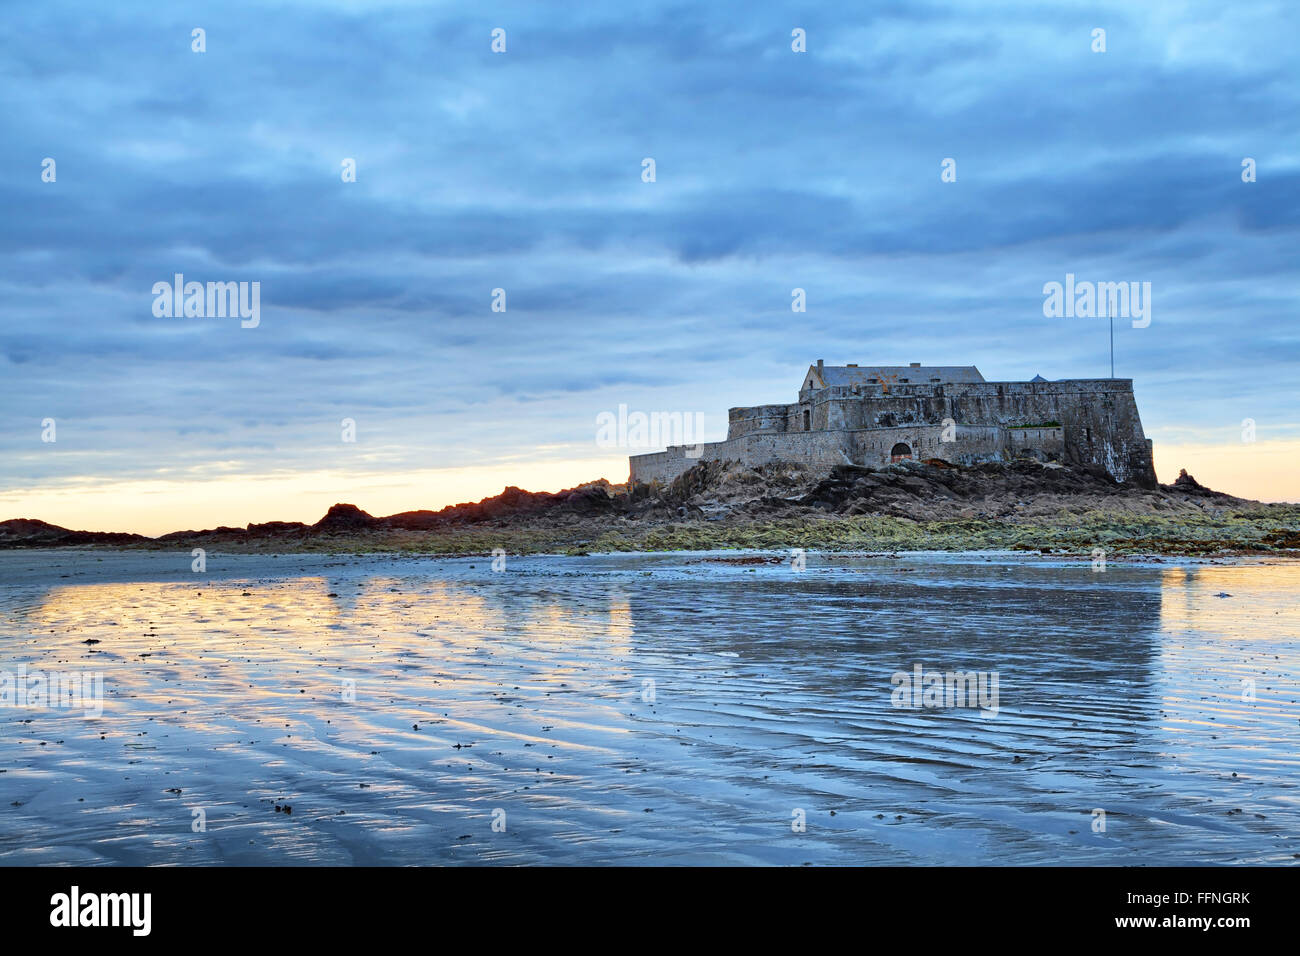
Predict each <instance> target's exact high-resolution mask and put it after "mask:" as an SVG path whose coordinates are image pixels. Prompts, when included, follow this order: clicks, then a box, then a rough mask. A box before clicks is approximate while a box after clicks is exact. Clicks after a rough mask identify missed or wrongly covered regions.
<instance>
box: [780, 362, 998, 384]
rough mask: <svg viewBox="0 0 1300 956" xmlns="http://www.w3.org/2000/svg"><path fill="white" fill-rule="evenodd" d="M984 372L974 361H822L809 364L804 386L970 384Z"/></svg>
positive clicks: (982, 378)
mask: <svg viewBox="0 0 1300 956" xmlns="http://www.w3.org/2000/svg"><path fill="white" fill-rule="evenodd" d="M983 381H984V376H983V375H981V374H980V370H979V369H977V368H976V367H975V366H974V365H921V364H920V363H919V362H914V363H912V364H911V365H825V364H823V363H822V362H820V361H819V362H818V363H817V364H816V365H810V366H809V367H808V375H807V376H806V377H805V378H804V387H805V388H807V387H808V386H813V387H815V388H829V387H831V386H835V385H875V384H878V383H882V384H885V385H897V384H916V383H930V382H940V383H946V382H954V383H966V384H972V383H976V382H983Z"/></svg>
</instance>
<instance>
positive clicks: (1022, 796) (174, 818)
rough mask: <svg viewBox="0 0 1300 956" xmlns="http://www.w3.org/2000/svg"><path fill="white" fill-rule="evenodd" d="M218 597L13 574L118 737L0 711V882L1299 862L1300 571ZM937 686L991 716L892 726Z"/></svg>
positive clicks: (218, 562) (25, 657)
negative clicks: (458, 866)
mask: <svg viewBox="0 0 1300 956" xmlns="http://www.w3.org/2000/svg"><path fill="white" fill-rule="evenodd" d="M186 561H188V559H187V558H186ZM209 571H210V573H209V574H208V575H203V576H196V575H193V574H191V573H188V566H187V564H183V563H181V559H180V557H178V556H173V555H160V554H138V553H137V554H122V555H114V554H105V553H103V552H94V553H92V552H84V553H80V554H77V553H70V552H57V553H47V554H41V553H33V552H27V553H10V554H0V581H5V582H6V584H5V586H4V589H3V590H2V591H0V648H2V649H3V661H4V664H3V666H4V667H6V668H10V669H12V667H14V666H16V665H17V664H19V663H27V664H29V665H38V664H39V665H50V666H53V665H54V664H55V663H56V662H57V663H58V665H59V666H60V667H62V668H64V669H66V668H68V667H79V668H87V669H89V668H93V669H95V670H98V671H102V672H103V673H104V688H105V700H104V710H103V716H102V717H101V718H99V719H98V720H90V719H87V718H85V717H84V716H81V715H80V714H69V713H66V712H59V711H56V710H52V709H37V710H31V709H27V710H22V711H20V710H18V709H16V708H0V729H2V732H3V738H0V739H2V741H3V750H2V751H0V770H3V771H4V772H3V773H0V800H3V804H2V805H4V806H5V807H6V813H5V814H4V815H3V817H0V860H2V861H3V862H8V863H52V862H122V863H162V862H193V863H214V862H225V863H261V864H271V863H277V862H319V863H434V862H506V863H528V862H548V861H549V862H557V863H568V862H574V863H577V862H582V863H600V862H627V863H638V862H647V863H730V862H736V863H803V862H814V863H895V864H896V863H911V862H918V863H982V862H988V863H1052V862H1059V863H1125V864H1134V863H1196V862H1212V863H1219V862H1222V863H1227V862H1284V861H1285V862H1290V861H1292V859H1293V856H1292V855H1293V854H1295V853H1300V834H1298V833H1297V826H1296V824H1297V822H1300V820H1298V816H1300V811H1298V810H1297V806H1296V780H1297V774H1296V771H1297V769H1298V768H1297V758H1296V751H1297V747H1296V743H1297V732H1296V730H1297V726H1298V725H1297V718H1298V717H1300V713H1298V712H1297V704H1296V700H1297V697H1298V696H1300V694H1297V681H1296V676H1297V669H1298V665H1300V647H1298V639H1297V636H1296V635H1297V627H1296V625H1297V623H1300V620H1298V617H1300V614H1298V613H1297V611H1296V610H1295V609H1294V608H1293V607H1292V606H1291V602H1288V600H1287V597H1288V594H1294V593H1295V591H1296V585H1297V584H1298V583H1300V567H1296V566H1291V565H1278V566H1242V565H1228V566H1206V565H1202V566H1189V567H1186V568H1172V567H1162V566H1139V567H1123V566H1117V565H1113V564H1112V566H1111V567H1110V568H1109V569H1108V570H1107V571H1106V572H1104V573H1101V574H1096V573H1092V572H1091V570H1090V568H1089V566H1088V565H1087V564H1082V565H1067V566H1062V565H1059V564H1056V565H1053V564H1045V563H1039V562H1034V561H1030V560H1024V559H1008V558H1004V557H993V558H989V557H987V556H981V555H968V556H964V557H957V558H954V557H952V556H948V557H925V556H914V557H907V556H904V557H902V558H879V557H876V558H870V557H861V558H846V557H836V558H833V559H819V558H817V557H816V556H810V559H809V564H808V570H807V571H805V572H803V573H798V574H797V573H794V572H792V571H791V570H790V569H789V568H788V567H787V566H786V565H784V564H782V563H775V564H759V565H753V566H746V565H737V564H731V563H723V562H715V561H709V560H703V561H702V560H700V556H698V555H689V556H684V555H654V556H648V555H616V556H592V557H585V558H554V557H537V558H527V559H523V558H520V559H511V560H510V561H509V563H508V567H507V569H506V570H505V571H504V572H501V573H494V572H493V571H492V570H491V568H490V562H489V561H487V560H483V559H479V560H474V559H455V560H435V559H427V558H421V559H417V558H405V559H385V558H341V557H322V556H305V555H302V556H281V557H279V558H271V557H267V556H245V557H235V556H212V557H211V558H210V561H209ZM62 574H67V575H68V578H66V579H65V578H62V577H61V575H62ZM1220 594H1224V595H1230V596H1224V597H1219V596H1217V595H1220ZM87 640H96V641H98V642H99V643H96V644H86V643H84V642H85V641H87ZM917 665H921V666H922V667H923V668H925V669H927V670H930V669H934V670H938V671H947V672H952V671H957V672H970V671H979V672H994V673H996V674H997V675H998V677H999V681H998V694H999V701H998V707H997V714H996V716H995V717H990V715H988V714H985V715H983V716H981V713H980V711H979V710H978V709H976V708H974V707H967V708H960V707H956V708H947V707H940V708H930V709H925V708H918V709H899V708H896V707H894V706H892V703H891V690H892V689H893V688H892V685H891V675H893V674H894V673H896V672H899V671H907V672H910V671H912V669H913V668H915V667H916V666H917ZM1246 689H1249V691H1250V693H1249V694H1246V693H1245V690H1246ZM24 721H30V722H29V723H24ZM1234 773H1235V774H1236V776H1233V774H1234ZM176 791H179V792H176ZM285 804H288V805H291V806H292V808H293V810H292V813H291V814H285V813H283V812H277V811H276V810H275V807H276V806H277V805H281V806H283V805H285ZM496 810H501V811H504V817H503V819H504V822H505V829H504V832H499V831H494V829H493V827H492V824H493V819H494V816H493V813H494V811H496ZM1096 810H1104V817H1103V819H1104V823H1105V829H1104V832H1102V831H1095V828H1096V826H1097V823H1096V821H1097V819H1098V815H1097V814H1096V813H1095V812H1094V811H1096ZM797 811H803V814H804V816H805V817H806V821H807V826H806V831H805V832H797V828H792V826H791V821H792V819H795V818H797V816H798V814H797ZM200 817H201V818H202V820H203V822H204V829H197V822H196V821H198V820H199V819H200Z"/></svg>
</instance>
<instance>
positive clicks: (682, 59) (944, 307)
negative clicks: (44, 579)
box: [0, 0, 1300, 534]
mask: <svg viewBox="0 0 1300 956" xmlns="http://www.w3.org/2000/svg"><path fill="white" fill-rule="evenodd" d="M1298 21H1300V7H1297V6H1296V5H1295V4H1291V3H1268V2H1253V3H1252V2H1244V3H1242V2H1237V3H1231V4H1227V3H1216V4H1210V3H1150V4H1147V3H1144V4H1134V3H1132V2H1122V3H1088V4H1083V3H1079V4H1074V3H1068V2H1065V3H1052V4H1041V3H999V2H992V0H977V2H971V3H952V4H946V3H945V4H929V3H924V2H906V3H904V2H899V3H891V2H873V3H871V4H862V3H839V4H836V3H830V4H817V5H815V6H808V5H801V4H780V3H762V2H744V3H734V4H727V3H710V4H685V3H670V4H659V3H652V2H638V3H620V4H584V5H577V4H572V5H549V6H548V5H543V4H538V3H535V2H529V3H467V2H461V3H429V2H420V3H415V2H400V3H399V2H383V0H375V2H364V3H363V2H359V0H358V2H313V3H307V2H276V3H271V2H265V3H258V4H250V3H242V2H238V0H223V2H220V3H213V4H203V3H194V4H186V3H175V4H165V5H164V4H157V3H154V2H149V3H136V2H130V0H115V2H114V3H112V4H104V3H99V2H94V3H68V2H59V0H47V2H43V3H40V4H23V5H11V6H9V7H7V8H6V11H5V16H4V17H3V19H0V50H3V53H2V54H0V73H2V76H0V129H2V130H3V136H0V210H3V214H2V215H0V246H2V250H3V255H2V256H0V412H2V413H3V414H2V415H0V422H2V423H3V424H0V519H3V518H10V517H30V518H41V519H44V520H47V521H51V522H53V523H55V524H60V525H64V526H68V527H76V528H85V529H90V530H129V531H137V532H141V533H146V534H158V533H163V532H166V531H172V530H179V529H187V528H202V527H213V526H216V525H222V524H225V525H237V526H238V525H243V524H246V523H248V522H250V521H264V520H272V519H282V520H302V521H308V522H311V521H315V520H316V519H318V518H319V517H320V516H321V515H322V514H323V513H324V512H325V510H326V509H327V508H328V507H329V506H330V505H331V504H333V503H335V502H340V501H346V502H351V503H354V504H357V505H358V506H360V507H362V508H364V509H366V510H367V511H369V512H371V513H373V514H389V513H393V512H396V511H402V510H410V509H416V508H438V507H441V506H443V505H446V504H450V503H455V502H458V501H466V500H477V499H478V498H481V497H483V496H486V495H490V494H495V493H498V492H499V491H500V490H501V489H502V488H503V487H505V486H506V485H517V486H520V487H525V488H529V489H532V490H555V489H557V488H560V487H569V486H572V485H574V484H577V483H580V482H583V481H587V480H592V479H595V478H600V477H604V478H608V479H610V480H611V481H615V482H619V481H623V480H626V478H627V470H628V469H627V455H628V454H629V453H633V454H635V453H639V452H641V451H649V450H655V449H650V448H631V449H629V448H625V447H606V445H607V444H608V443H601V442H598V441H597V438H598V428H597V419H598V416H600V415H601V414H602V413H617V410H618V408H619V406H620V405H625V406H627V408H628V409H631V410H634V411H635V410H642V411H645V412H652V411H661V412H669V413H671V412H681V413H683V414H684V415H687V416H699V420H700V421H702V423H703V432H704V433H703V435H702V436H696V437H702V438H703V439H704V440H717V439H721V438H723V437H725V433H726V411H727V409H728V408H729V407H731V406H738V405H757V404H767V403H777V402H789V401H793V400H794V399H795V395H796V392H797V390H798V387H799V385H800V383H801V380H802V376H803V373H804V371H805V370H806V368H807V366H808V365H809V364H810V363H812V362H815V361H816V360H817V359H819V358H821V359H825V361H826V362H827V363H828V364H836V365H839V364H845V363H848V362H857V363H859V364H879V365H892V364H907V363H908V362H922V363H923V364H926V365H968V364H974V365H977V366H978V367H979V369H980V371H981V372H982V373H983V375H984V377H985V378H986V379H988V380H990V381H994V380H996V381H1015V380H1025V379H1029V378H1031V377H1033V376H1034V375H1035V374H1041V375H1043V376H1044V377H1046V378H1048V379H1059V378H1089V377H1104V376H1106V375H1108V374H1109V361H1110V358H1109V352H1108V347H1109V346H1108V328H1107V326H1108V323H1107V321H1106V319H1104V318H1102V319H1098V318H1079V317H1071V318H1064V317H1047V316H1045V315H1044V309H1043V304H1044V298H1045V296H1044V291H1043V287H1044V285H1045V284H1046V283H1049V282H1054V281H1055V282H1063V281H1064V280H1065V276H1066V274H1067V273H1069V274H1074V275H1075V276H1076V278H1077V280H1079V281H1099V282H1100V281H1125V282H1149V283H1151V290H1152V292H1151V313H1150V323H1149V324H1148V325H1146V326H1145V327H1134V326H1133V324H1132V323H1131V322H1130V321H1129V320H1127V319H1120V320H1117V321H1116V323H1115V374H1116V375H1117V376H1119V377H1121V378H1131V379H1132V380H1133V383H1134V390H1135V393H1136V396H1137V401H1138V407H1139V409H1140V412H1141V415H1142V420H1143V424H1144V426H1145V429H1146V432H1147V435H1148V436H1149V437H1150V438H1152V439H1153V440H1154V443H1155V455H1156V467H1157V472H1158V475H1159V477H1160V478H1161V480H1163V481H1171V480H1173V478H1174V477H1175V476H1176V475H1177V473H1178V469H1179V468H1186V469H1187V470H1188V471H1189V472H1191V473H1192V474H1193V475H1195V476H1196V477H1197V479H1198V480H1200V481H1201V482H1202V483H1203V484H1208V485H1210V486H1212V487H1216V488H1219V489H1221V490H1225V491H1229V492H1232V493H1234V494H1238V495H1243V496H1246V497H1252V498H1259V499H1262V500H1292V501H1294V500H1300V478H1297V468H1296V466H1297V464H1298V463H1300V411H1298V409H1300V401H1297V399H1300V376H1297V374H1296V370H1297V365H1298V363H1297V360H1298V359H1300V335H1298V333H1297V323H1296V319H1297V288H1296V274H1297V268H1296V267H1297V253H1298V251H1300V243H1297V241H1296V240H1297V222H1298V221H1300V217H1298V215H1297V214H1298V213H1300V133H1298V132H1297V125H1296V122H1295V119H1296V117H1297V115H1300V66H1298V64H1297V58H1296V55H1295V50H1294V37H1295V36H1297V35H1300V22H1298ZM196 29H201V30H202V31H203V33H202V35H201V39H202V43H201V44H200V43H199V41H198V40H197V39H196V37H195V35H194V31H195V30H196ZM1098 29H1101V30H1104V31H1105V34H1104V40H1105V50H1104V52H1102V51H1099V50H1096V49H1094V47H1096V46H1097V45H1098V43H1097V38H1096V37H1095V36H1094V31H1096V30H1098ZM497 30H500V31H504V33H503V34H500V33H498V34H496V36H497V37H498V39H497V41H496V43H497V46H498V47H500V46H501V43H502V41H503V42H504V51H502V52H497V51H494V49H493V44H494V31H497ZM796 30H800V31H803V32H802V36H803V37H804V43H805V45H806V50H805V51H803V52H796V50H795V49H793V46H795V45H798V44H797V42H796V38H795V35H794V31H796ZM196 45H202V46H203V50H202V52H199V51H196V50H195V49H194V47H195V46H196ZM647 159H651V160H653V161H654V166H653V171H654V176H653V181H646V180H647V176H648V172H647V165H646V164H645V162H644V161H645V160H647ZM1247 159H1250V160H1253V167H1254V181H1253V182H1246V181H1243V172H1244V169H1243V161H1245V160H1247ZM47 160H53V164H52V166H51V164H50V163H48V162H47ZM349 160H350V161H352V163H354V165H355V181H345V179H347V178H348V177H347V175H346V174H347V170H346V168H345V164H346V161H349ZM945 160H952V161H953V162H952V163H951V164H948V165H949V168H951V169H952V170H953V171H954V172H955V179H954V178H953V176H952V175H949V176H947V177H945V176H944V170H945V163H944V161H945ZM51 174H52V175H51ZM945 178H947V179H950V180H952V181H945ZM51 179H52V181H48V180H51ZM177 273H180V274H182V275H183V276H184V277H185V281H197V282H203V283H206V282H248V283H252V282H257V283H258V284H259V285H258V289H259V303H260V306H259V311H258V315H257V324H256V326H255V327H245V325H246V324H247V323H246V322H242V321H241V319H240V318H239V317H229V316H225V317H221V316H185V315H180V316H173V315H168V314H162V315H159V314H156V313H157V312H158V311H159V307H158V304H157V302H156V299H158V298H159V297H158V296H156V295H155V293H154V287H155V283H159V282H165V283H169V284H170V283H171V282H173V277H174V276H175V275H176V274H177ZM249 288H250V289H251V286H250V287H249ZM794 289H803V290H804V295H805V296H806V311H805V312H801V313H796V312H793V311H792V308H791V304H792V290H794ZM493 290H504V311H500V310H494V308H493V306H494V302H495V304H496V305H497V307H498V309H499V308H500V306H501V305H502V301H501V299H502V296H501V294H500V293H494V291H493ZM345 420H348V421H350V422H352V423H353V425H352V436H351V437H353V438H354V439H355V440H352V441H348V440H345V438H347V437H348V435H347V433H346V432H347V429H346V427H345V425H344V422H345ZM692 420H694V419H693V418H692ZM1247 420H1249V422H1250V423H1252V426H1251V427H1249V428H1248V427H1247V426H1246V425H1245V424H1244V423H1246V422H1247ZM51 421H52V423H53V424H52V429H51V425H50V423H51ZM50 439H53V440H50Z"/></svg>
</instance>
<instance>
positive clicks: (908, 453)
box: [889, 441, 912, 461]
mask: <svg viewBox="0 0 1300 956" xmlns="http://www.w3.org/2000/svg"><path fill="white" fill-rule="evenodd" d="M911 457H912V449H910V448H908V447H907V445H906V443H904V442H901V441H900V442H899V443H898V444H897V445H895V446H894V447H893V448H891V449H890V450H889V460H890V461H902V460H903V459H904V458H911Z"/></svg>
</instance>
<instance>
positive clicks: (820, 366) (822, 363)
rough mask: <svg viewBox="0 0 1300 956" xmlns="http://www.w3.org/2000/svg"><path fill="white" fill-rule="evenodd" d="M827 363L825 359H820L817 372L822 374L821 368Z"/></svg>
mask: <svg viewBox="0 0 1300 956" xmlns="http://www.w3.org/2000/svg"><path fill="white" fill-rule="evenodd" d="M825 364H826V363H825V362H824V361H822V360H821V359H818V360H817V373H818V374H819V375H820V374H821V370H822V368H823V366H825Z"/></svg>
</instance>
